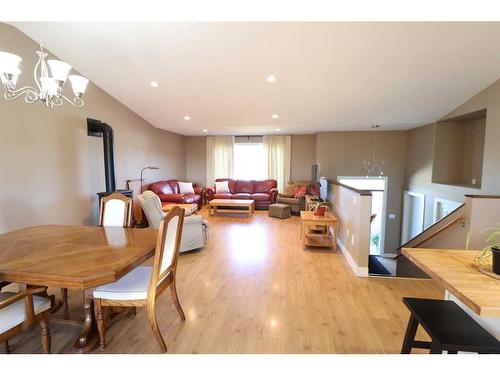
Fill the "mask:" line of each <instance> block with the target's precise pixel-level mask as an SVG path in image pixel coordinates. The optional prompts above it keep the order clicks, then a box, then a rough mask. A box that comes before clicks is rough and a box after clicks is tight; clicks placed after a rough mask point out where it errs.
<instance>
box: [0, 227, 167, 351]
mask: <svg viewBox="0 0 500 375" xmlns="http://www.w3.org/2000/svg"><path fill="white" fill-rule="evenodd" d="M157 237H158V231H157V230H155V229H138V228H119V227H92V226H67V225H45V226H35V227H29V228H24V229H20V230H16V231H13V232H9V233H4V234H0V280H1V281H9V282H16V283H22V284H27V285H36V286H47V287H55V288H67V289H77V290H81V291H83V292H84V293H83V295H84V303H83V314H84V316H83V321H82V323H83V328H82V331H81V333H80V335H79V337H78V339H77V340H76V341H75V343H74V346H73V350H74V351H75V352H78V353H84V352H88V351H90V350H93V349H94V348H95V345H96V343H97V330H96V322H95V317H94V308H93V301H92V299H91V298H89V297H88V296H87V293H85V292H86V291H88V290H90V289H92V288H94V287H97V286H100V285H104V284H108V283H111V282H114V281H117V280H119V279H120V278H121V277H123V276H124V275H126V274H127V273H128V272H130V271H131V270H133V269H134V268H135V267H137V266H139V265H140V264H142V263H143V262H144V261H146V260H147V259H149V258H150V257H152V256H153V254H154V250H155V247H156V241H157Z"/></svg>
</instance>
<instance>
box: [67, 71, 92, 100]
mask: <svg viewBox="0 0 500 375" xmlns="http://www.w3.org/2000/svg"><path fill="white" fill-rule="evenodd" d="M68 78H69V81H70V82H71V87H72V88H73V92H74V93H75V96H78V97H80V96H82V95H83V94H85V90H86V89H87V85H88V84H89V80H88V79H87V78H85V77H82V76H79V75H76V74H72V75H70V76H69V77H68Z"/></svg>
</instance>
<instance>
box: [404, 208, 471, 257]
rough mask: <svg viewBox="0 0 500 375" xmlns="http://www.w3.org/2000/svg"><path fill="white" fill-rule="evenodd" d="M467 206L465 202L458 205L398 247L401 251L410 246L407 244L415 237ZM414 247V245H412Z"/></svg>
mask: <svg viewBox="0 0 500 375" xmlns="http://www.w3.org/2000/svg"><path fill="white" fill-rule="evenodd" d="M464 206H465V203H464V204H461V205H460V206H458V207H457V208H455V209H454V210H453V211H451V212H450V213H449V214H448V215H446V216H444V217H442V218H441V219H439V220H438V221H436V222H435V223H434V224H432V225H431V226H430V227H428V228H426V229H425V230H424V231H422V232H420V233H419V234H417V235H416V236H415V237H413V238H410V239H409V240H408V241H406V242H405V243H404V244H402V245H401V246H400V247H399V248H398V251H399V252H401V249H402V248H403V247H408V246H407V245H408V244H409V243H410V242H412V241H413V240H414V239H415V238H417V237H419V236H421V235H422V234H424V233H425V232H427V231H429V230H430V229H432V228H434V227H435V226H437V225H439V224H440V223H441V222H442V221H443V220H446V218H447V217H448V216H450V215H453V214H454V213H455V212H457V211H458V210H460V209H462V207H464ZM411 247H413V246H411Z"/></svg>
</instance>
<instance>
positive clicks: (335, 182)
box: [320, 176, 383, 195]
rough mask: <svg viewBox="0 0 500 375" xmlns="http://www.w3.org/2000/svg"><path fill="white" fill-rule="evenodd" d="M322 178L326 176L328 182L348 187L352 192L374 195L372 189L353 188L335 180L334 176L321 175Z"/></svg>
mask: <svg viewBox="0 0 500 375" xmlns="http://www.w3.org/2000/svg"><path fill="white" fill-rule="evenodd" d="M320 178H324V179H325V180H326V181H327V182H329V183H331V184H334V185H337V186H341V187H343V188H346V189H347V190H351V191H352V192H354V193H356V194H359V195H372V193H371V191H370V190H360V189H356V188H353V187H352V186H349V185H345V184H343V183H341V182H338V181H337V180H334V179H333V178H329V177H325V176H321V177H320ZM381 191H383V190H381Z"/></svg>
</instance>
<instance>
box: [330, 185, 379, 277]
mask: <svg viewBox="0 0 500 375" xmlns="http://www.w3.org/2000/svg"><path fill="white" fill-rule="evenodd" d="M371 199H372V197H371V195H360V194H358V193H356V192H354V191H352V190H350V189H347V188H345V187H343V186H339V185H337V184H333V183H331V182H329V183H328V200H329V202H330V208H331V209H332V211H333V213H334V215H335V216H336V217H337V218H338V219H339V228H338V243H339V246H340V248H341V250H342V251H343V252H344V254H345V256H346V258H347V260H348V262H349V264H350V266H351V268H352V269H353V271H354V273H355V274H356V275H357V276H368V256H369V254H370V214H371Z"/></svg>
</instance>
